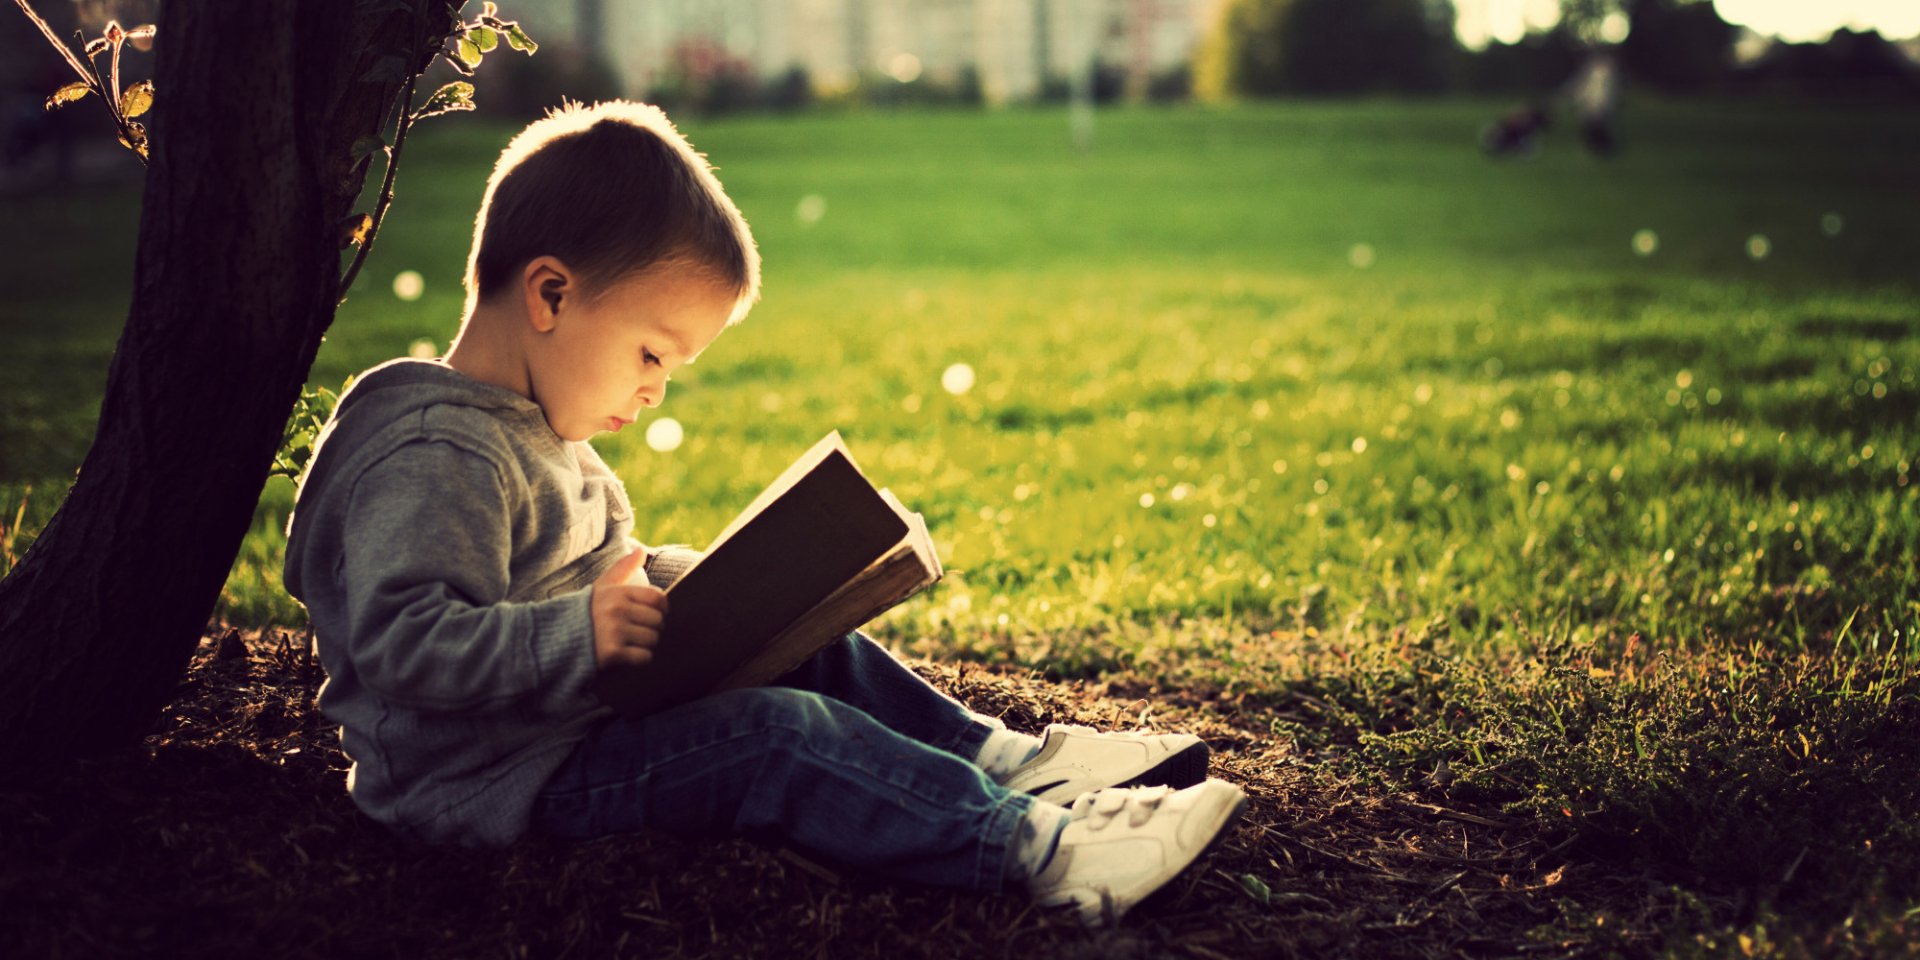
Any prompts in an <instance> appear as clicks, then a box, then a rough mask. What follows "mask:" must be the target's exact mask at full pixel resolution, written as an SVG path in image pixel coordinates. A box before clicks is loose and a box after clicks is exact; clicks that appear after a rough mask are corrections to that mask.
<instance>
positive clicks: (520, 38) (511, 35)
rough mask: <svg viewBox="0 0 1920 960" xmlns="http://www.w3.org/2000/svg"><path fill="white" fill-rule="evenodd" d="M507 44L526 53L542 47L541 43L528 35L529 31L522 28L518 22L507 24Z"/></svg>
mask: <svg viewBox="0 0 1920 960" xmlns="http://www.w3.org/2000/svg"><path fill="white" fill-rule="evenodd" d="M507 46H509V47H512V48H514V49H515V50H518V51H520V52H521V53H526V54H531V53H533V52H534V51H535V50H538V49H540V45H539V44H537V43H534V42H533V38H532V37H529V36H527V32H526V31H525V30H522V29H520V25H519V24H517V23H509V24H507Z"/></svg>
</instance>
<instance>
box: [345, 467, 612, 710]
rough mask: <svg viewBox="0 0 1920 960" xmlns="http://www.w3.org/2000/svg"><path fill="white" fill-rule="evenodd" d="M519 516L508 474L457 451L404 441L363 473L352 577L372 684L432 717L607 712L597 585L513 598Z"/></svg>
mask: <svg viewBox="0 0 1920 960" xmlns="http://www.w3.org/2000/svg"><path fill="white" fill-rule="evenodd" d="M514 522H515V509H514V499H513V498H512V497H511V496H510V495H509V493H508V488H507V486H506V484H505V482H504V481H503V478H502V477H501V474H500V471H499V469H498V468H497V467H496V466H495V465H494V464H493V463H492V462H491V461H490V460H488V459H487V458H485V457H482V456H480V455H479V454H476V453H473V452H470V451H468V450H465V449H462V448H460V447H458V446H455V445H453V444H451V443H447V442H444V441H420V442H414V443H408V444H405V445H403V446H401V447H400V448H398V449H397V450H395V451H394V452H393V453H391V454H389V455H387V456H386V457H384V458H383V459H382V460H380V462H378V463H376V464H375V465H373V466H372V467H370V468H368V469H367V470H366V471H365V472H364V473H362V474H361V475H360V477H359V479H358V481H357V483H356V484H355V486H354V489H353V492H352V498H351V501H350V503H349V506H348V508H347V519H346V529H345V539H346V549H345V558H344V569H343V571H342V581H343V584H344V586H345V588H346V600H347V616H348V621H349V624H350V631H351V639H350V641H349V648H350V649H349V654H348V655H349V657H350V658H351V660H352V663H353V667H354V669H355V671H356V672H357V673H358V674H359V679H360V682H361V683H363V684H364V685H365V686H366V687H367V688H368V689H370V690H372V691H373V692H374V693H376V694H378V695H379V696H381V697H382V698H384V699H386V700H388V701H389V702H391V703H394V704H398V705H404V706H408V707H414V708H419V709H428V710H445V711H461V712H474V713H484V712H492V711H497V710H506V709H530V710H532V711H534V712H536V713H538V714H543V715H555V716H568V715H572V714H575V713H578V712H580V711H582V710H585V709H588V708H590V707H592V706H594V705H597V704H598V702H599V701H598V699H597V698H596V697H595V696H594V695H593V693H592V691H591V689H590V686H589V682H590V681H591V680H592V678H593V673H594V660H593V620H592V615H591V612H590V607H589V603H590V601H591V597H592V588H591V587H585V588H581V589H579V590H574V591H571V592H568V593H563V594H559V595H557V596H554V597H551V598H549V599H546V600H541V601H536V602H530V603H509V602H506V599H505V598H506V593H507V585H508V583H509V571H508V564H509V561H510V558H511V554H512V551H511V544H512V531H513V527H514Z"/></svg>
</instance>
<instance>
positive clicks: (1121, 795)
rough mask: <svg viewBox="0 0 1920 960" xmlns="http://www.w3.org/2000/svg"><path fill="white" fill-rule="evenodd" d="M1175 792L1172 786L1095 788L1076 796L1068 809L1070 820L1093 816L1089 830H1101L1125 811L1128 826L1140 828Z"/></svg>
mask: <svg viewBox="0 0 1920 960" xmlns="http://www.w3.org/2000/svg"><path fill="white" fill-rule="evenodd" d="M1172 794H1173V788H1172V787H1169V786H1158V787H1114V788H1109V789H1106V790H1092V791H1088V792H1087V793H1083V794H1081V795H1079V796H1077V797H1075V798H1073V805H1072V806H1071V807H1068V808H1067V819H1069V820H1089V819H1090V820H1092V821H1093V822H1092V823H1089V824H1087V829H1089V830H1102V829H1105V828H1106V826H1107V825H1108V824H1110V823H1112V822H1113V821H1114V820H1115V819H1117V818H1118V817H1119V816H1120V811H1122V810H1125V811H1127V825H1128V826H1130V827H1137V826H1139V825H1141V824H1143V823H1146V822H1147V821H1148V820H1149V819H1151V818H1152V817H1153V814H1154V812H1155V811H1157V810H1159V809H1160V801H1162V800H1165V799H1166V798H1167V797H1169V796H1171V795H1172Z"/></svg>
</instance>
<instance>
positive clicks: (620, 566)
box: [599, 550, 652, 589]
mask: <svg viewBox="0 0 1920 960" xmlns="http://www.w3.org/2000/svg"><path fill="white" fill-rule="evenodd" d="M646 559H647V551H645V550H635V551H633V552H632V553H629V554H627V555H626V556H624V557H621V558H620V559H619V560H616V561H614V564H613V566H612V567H609V568H608V569H607V572H606V573H603V574H601V575H600V580H599V582H601V583H606V584H624V583H626V582H627V581H628V580H629V578H631V577H633V575H634V571H635V570H636V569H639V567H640V565H641V564H642V563H644V562H646ZM640 580H641V583H645V582H646V576H645V574H642V575H641V578H640ZM648 589H652V588H648Z"/></svg>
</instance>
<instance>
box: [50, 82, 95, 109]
mask: <svg viewBox="0 0 1920 960" xmlns="http://www.w3.org/2000/svg"><path fill="white" fill-rule="evenodd" d="M92 92H93V88H92V87H89V86H87V85H86V84H84V83H69V84H67V85H66V86H64V87H61V88H60V89H58V90H55V91H54V92H53V96H51V97H48V98H47V109H48V110H57V109H59V108H60V107H64V106H66V105H67V104H69V103H72V102H73V101H75V100H78V99H80V98H81V97H84V96H86V95H87V94H89V93H92Z"/></svg>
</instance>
